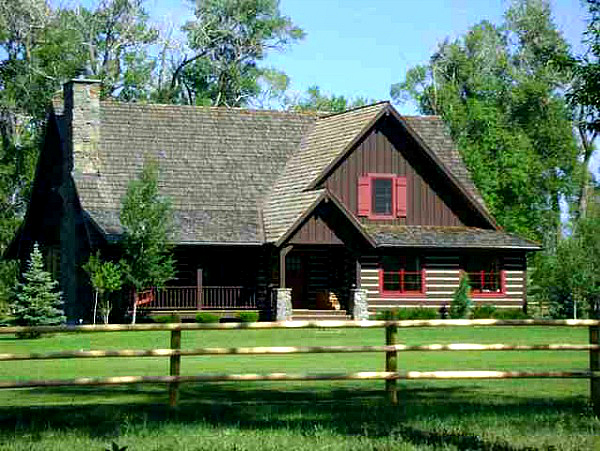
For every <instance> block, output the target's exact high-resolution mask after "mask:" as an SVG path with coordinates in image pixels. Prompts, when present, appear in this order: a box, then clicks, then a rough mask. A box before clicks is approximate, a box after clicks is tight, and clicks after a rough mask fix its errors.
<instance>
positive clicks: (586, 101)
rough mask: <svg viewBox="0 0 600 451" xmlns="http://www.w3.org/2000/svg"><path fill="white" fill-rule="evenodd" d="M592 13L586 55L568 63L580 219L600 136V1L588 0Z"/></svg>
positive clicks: (590, 188) (586, 33) (587, 33)
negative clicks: (579, 164) (577, 152)
mask: <svg viewBox="0 0 600 451" xmlns="http://www.w3.org/2000/svg"><path fill="white" fill-rule="evenodd" d="M586 4H587V7H588V12H589V18H588V26H587V31H586V32H585V39H584V43H586V44H587V45H588V49H587V51H586V53H585V54H584V55H582V56H580V57H576V58H572V59H570V60H568V61H567V62H566V64H565V66H566V67H567V69H569V70H571V71H572V72H573V80H572V84H571V86H570V87H569V90H568V92H567V98H568V99H569V101H570V102H571V105H572V108H573V111H574V121H575V126H576V128H577V131H578V133H579V143H580V160H581V162H582V166H583V168H582V171H581V180H580V186H579V192H578V197H579V202H578V206H577V207H578V208H577V211H576V212H577V216H578V217H582V216H585V215H586V213H587V208H588V201H589V198H590V195H591V194H592V193H591V191H592V190H593V182H594V176H593V174H592V172H591V168H590V165H591V162H592V161H593V156H594V153H595V151H596V146H595V141H596V138H597V137H598V134H599V133H600V2H598V1H597V0H587V2H586Z"/></svg>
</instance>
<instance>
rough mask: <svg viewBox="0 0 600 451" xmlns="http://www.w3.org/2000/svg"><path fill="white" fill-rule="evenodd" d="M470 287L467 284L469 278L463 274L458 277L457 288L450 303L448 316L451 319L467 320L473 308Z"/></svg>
mask: <svg viewBox="0 0 600 451" xmlns="http://www.w3.org/2000/svg"><path fill="white" fill-rule="evenodd" d="M470 292H471V285H470V284H469V276H468V275H467V274H463V275H462V276H461V277H460V282H459V283H458V288H457V289H456V291H455V292H454V295H453V296H452V302H451V303H450V310H449V312H448V314H449V315H450V318H452V319H463V318H468V317H469V314H470V313H471V309H472V308H473V303H472V302H471V296H470Z"/></svg>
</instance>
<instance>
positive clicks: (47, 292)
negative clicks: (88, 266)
mask: <svg viewBox="0 0 600 451" xmlns="http://www.w3.org/2000/svg"><path fill="white" fill-rule="evenodd" d="M23 279H24V283H18V284H17V287H16V293H15V301H14V302H13V304H12V308H13V314H14V324H15V326H56V325H59V324H62V323H64V322H65V316H64V313H63V311H62V309H61V304H62V302H61V299H60V293H59V292H58V291H57V285H58V282H56V281H55V280H52V276H51V275H50V273H48V272H47V271H44V258H43V256H42V253H41V251H40V248H39V246H38V245H37V243H36V244H34V246H33V251H32V252H31V257H30V260H29V265H28V269H27V271H26V272H25V273H24V274H23ZM39 336H40V334H39V333H38V332H27V333H19V334H17V338H38V337H39Z"/></svg>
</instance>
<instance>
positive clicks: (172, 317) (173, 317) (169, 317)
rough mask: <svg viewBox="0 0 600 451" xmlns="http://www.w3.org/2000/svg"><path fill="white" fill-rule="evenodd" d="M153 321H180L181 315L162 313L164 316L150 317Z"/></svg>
mask: <svg viewBox="0 0 600 451" xmlns="http://www.w3.org/2000/svg"><path fill="white" fill-rule="evenodd" d="M152 320H153V322H155V323H162V324H169V323H180V322H181V316H179V315H164V316H155V317H154V318H152Z"/></svg>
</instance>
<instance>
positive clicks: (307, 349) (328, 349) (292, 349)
mask: <svg viewBox="0 0 600 451" xmlns="http://www.w3.org/2000/svg"><path fill="white" fill-rule="evenodd" d="M591 350H600V345H589V344H550V345H505V344H473V343H452V344H430V345H402V344H397V345H390V346H386V345H381V346H270V347H267V346H262V347H241V348H196V349H181V350H174V349H122V350H90V351H60V352H48V353H31V354H0V361H15V360H52V359H85V358H105V357H171V356H176V355H180V356H201V355H250V354H251V355H260V354H326V353H357V352H394V351H397V352H412V351H420V352H421V351H424V352H428V351H433V352H435V351H591Z"/></svg>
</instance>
